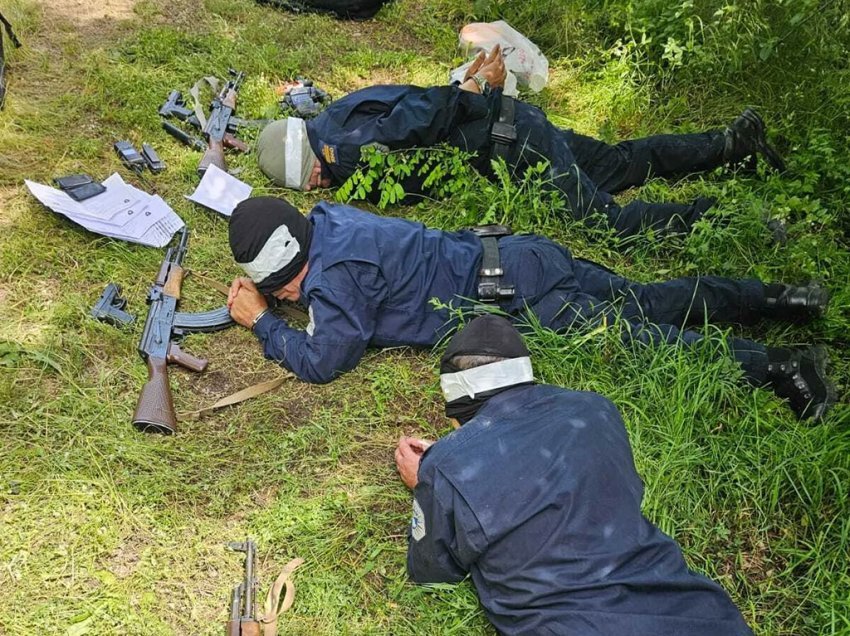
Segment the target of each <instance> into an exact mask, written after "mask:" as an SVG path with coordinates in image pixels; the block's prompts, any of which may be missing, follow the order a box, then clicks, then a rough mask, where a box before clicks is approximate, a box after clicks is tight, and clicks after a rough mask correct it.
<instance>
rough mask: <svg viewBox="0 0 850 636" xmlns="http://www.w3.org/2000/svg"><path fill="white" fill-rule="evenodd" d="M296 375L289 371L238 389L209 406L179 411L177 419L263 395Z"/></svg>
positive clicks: (195, 417)
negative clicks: (279, 376)
mask: <svg viewBox="0 0 850 636" xmlns="http://www.w3.org/2000/svg"><path fill="white" fill-rule="evenodd" d="M294 377H295V375H293V374H292V373H289V372H287V373H286V375H284V376H283V377H282V378H275V379H274V380H268V381H266V382H259V383H257V384H252V385H251V386H249V387H246V388H244V389H242V390H240V391H237V392H236V393H231V394H230V395H228V396H226V397H223V398H221V399H220V400H217V401H216V402H213V403H212V404H210V405H209V406H205V407H204V408H202V409H198V410H197V411H184V412H183V413H178V414H177V419H178V421H181V422H185V421H187V420H197V419H200V418H201V417H203V416H204V415H209V414H210V413H212V412H213V411H215V410H217V409H220V408H224V407H225V406H232V405H234V404H239V403H240V402H244V401H245V400H250V399H251V398H254V397H257V396H258V395H262V394H263V393H268V392H269V391H274V390H275V389H276V388H278V387H279V386H280V385H282V384H283V383H284V382H286V381H287V380H290V379H292V378H294Z"/></svg>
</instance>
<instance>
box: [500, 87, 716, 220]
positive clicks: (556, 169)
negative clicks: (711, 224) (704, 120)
mask: <svg viewBox="0 0 850 636" xmlns="http://www.w3.org/2000/svg"><path fill="white" fill-rule="evenodd" d="M518 106H519V104H518ZM516 127H517V134H518V139H517V143H516V144H515V146H514V148H513V150H512V154H511V157H510V160H511V164H512V165H514V166H516V167H518V168H520V169H523V168H524V167H525V166H527V165H530V164H536V163H537V162H538V161H540V160H541V159H545V160H547V161H548V162H549V175H548V177H549V179H550V182H551V183H550V185H551V187H554V188H556V189H558V190H560V191H561V192H562V193H563V194H564V195H565V196H566V198H567V201H568V204H569V210H570V214H571V215H572V217H573V218H574V219H575V220H578V221H587V220H589V217H591V216H592V215H594V214H595V213H601V214H603V215H604V216H605V217H607V219H608V223H609V224H610V226H611V227H613V228H614V229H616V230H617V232H618V233H619V234H621V235H623V236H629V235H633V234H636V233H639V232H640V231H641V230H642V229H643V228H654V229H659V230H673V231H684V230H687V229H689V228H690V227H691V226H692V225H693V224H694V223H695V222H696V221H698V220H699V219H700V218H701V217H702V215H703V214H704V213H705V211H706V210H707V209H708V208H709V207H711V205H712V203H713V201H712V200H711V199H697V200H696V201H694V202H693V203H690V204H682V203H647V202H646V201H640V200H636V201H632V202H631V203H629V204H627V205H625V206H620V205H618V204H617V203H616V202H615V201H614V198H613V196H612V194H614V193H616V192H620V191H622V190H625V189H627V188H631V187H635V186H639V185H641V184H643V183H645V182H646V180H647V179H648V178H650V177H671V176H677V175H683V174H688V173H693V172H702V171H706V170H712V169H714V168H716V167H718V166H721V165H723V163H724V160H723V147H724V144H725V141H724V136H723V132H722V131H720V130H717V131H712V132H705V133H698V134H684V135H654V136H652V137H645V138H643V139H633V140H631V141H623V142H620V143H618V144H614V145H611V144H606V143H604V142H602V141H599V140H597V139H593V138H592V137H587V136H585V135H580V134H578V133H576V132H574V131H572V130H563V129H560V128H558V127H557V126H555V125H553V124H552V123H551V122H550V121H549V120H548V119H546V115H545V114H544V113H543V111H541V110H539V109H537V108H534V107H531V106H527V105H523V107H518V108H517V113H516Z"/></svg>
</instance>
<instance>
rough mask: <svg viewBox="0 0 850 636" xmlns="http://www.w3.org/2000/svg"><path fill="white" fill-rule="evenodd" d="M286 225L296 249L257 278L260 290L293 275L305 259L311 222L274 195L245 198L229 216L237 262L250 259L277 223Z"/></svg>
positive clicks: (277, 286)
mask: <svg viewBox="0 0 850 636" xmlns="http://www.w3.org/2000/svg"><path fill="white" fill-rule="evenodd" d="M282 225H285V226H287V227H288V228H289V232H290V234H292V237H293V238H294V239H295V240H297V241H298V245H299V250H298V253H297V254H295V256H294V258H292V259H291V260H290V261H289V262H287V263H284V264H282V267H281V268H280V269H279V270H278V271H276V272H272V273H271V274H269V275H268V276H266V277H265V278H264V279H263V280H262V281H260V282H257V281H254V282H255V283H257V289H259V290H260V292H262V293H263V294H271V293H272V292H274V291H277V290H278V289H280V288H281V287H283V286H284V285H286V284H287V283H289V282H290V281H291V280H292V279H293V278H295V277H296V276H297V275H298V273H299V272H300V271H301V268H302V267H304V263H306V262H307V257H308V255H309V252H310V240H311V238H312V236H313V224H312V223H311V222H310V221H309V220H307V218H305V217H304V215H303V214H301V212H299V211H298V209H297V208H296V207H294V206H293V205H291V204H290V203H289V202H287V201H285V200H284V199H279V198H277V197H253V198H250V199H245V200H244V201H242V202H241V203H240V204H239V205H237V206H236V208H235V209H234V210H233V214H232V215H231V217H230V229H229V237H230V251H231V252H233V258H234V259H236V262H237V263H251V262H252V261H253V260H254V259H255V258H256V257H257V255H258V254H259V253H260V251H261V250H262V249H263V247H264V246H265V244H266V242H267V241H268V240H269V238H270V237H271V236H272V234H273V233H274V232H275V230H277V229H278V228H279V227H280V226H282Z"/></svg>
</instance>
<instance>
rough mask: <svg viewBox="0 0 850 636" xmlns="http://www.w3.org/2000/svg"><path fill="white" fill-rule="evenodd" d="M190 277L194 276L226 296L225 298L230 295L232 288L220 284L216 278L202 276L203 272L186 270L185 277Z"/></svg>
mask: <svg viewBox="0 0 850 636" xmlns="http://www.w3.org/2000/svg"><path fill="white" fill-rule="evenodd" d="M189 275H192V276H194V277H195V278H197V279H198V280H199V281H201V282H202V283H204V284H205V285H207V287H212V288H213V289H214V290H216V291H217V292H220V293H222V294H224V295H225V296H227V295H228V294H230V287H229V286H228V285H225V284H224V283H220V282H218V281H217V280H216V279H215V278H210V277H209V276H206V275H205V274H201V272H199V271H197V270H194V269H187V270H185V272H184V274H183V276H184V277H187V276H189Z"/></svg>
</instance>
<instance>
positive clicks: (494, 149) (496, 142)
mask: <svg viewBox="0 0 850 636" xmlns="http://www.w3.org/2000/svg"><path fill="white" fill-rule="evenodd" d="M515 118H516V103H515V102H514V99H513V97H508V96H507V95H502V106H501V108H500V109H499V119H498V121H495V122H493V129H492V130H491V131H490V142H491V144H490V159H496V158H498V157H501V158H502V159H504V160H505V161H507V160H508V157H509V156H510V152H511V148H512V147H513V145H514V142H515V141H516V126H515V125H514V119H515Z"/></svg>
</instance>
